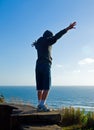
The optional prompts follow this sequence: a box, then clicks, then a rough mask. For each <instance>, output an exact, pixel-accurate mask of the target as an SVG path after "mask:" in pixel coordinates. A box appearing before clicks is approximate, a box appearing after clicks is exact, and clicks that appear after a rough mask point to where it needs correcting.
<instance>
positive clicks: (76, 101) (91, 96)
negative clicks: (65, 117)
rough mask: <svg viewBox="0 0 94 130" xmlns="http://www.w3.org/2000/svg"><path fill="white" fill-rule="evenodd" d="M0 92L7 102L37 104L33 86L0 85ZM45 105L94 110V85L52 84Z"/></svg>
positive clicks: (55, 107)
mask: <svg viewBox="0 0 94 130" xmlns="http://www.w3.org/2000/svg"><path fill="white" fill-rule="evenodd" d="M0 94H2V95H3V96H4V97H5V100H6V102H9V103H24V104H31V105H34V106H35V107H36V106H37V92H36V87H35V86H0ZM47 105H48V106H49V107H51V108H54V109H61V108H62V107H70V106H71V107H74V108H80V109H85V110H86V111H94V86H52V87H51V90H50V92H49V95H48V98H47Z"/></svg>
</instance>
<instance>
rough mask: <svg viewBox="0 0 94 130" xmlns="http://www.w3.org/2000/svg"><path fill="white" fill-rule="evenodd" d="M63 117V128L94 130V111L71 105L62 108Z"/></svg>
mask: <svg viewBox="0 0 94 130" xmlns="http://www.w3.org/2000/svg"><path fill="white" fill-rule="evenodd" d="M61 117H62V118H61V126H62V127H63V130H94V112H85V110H84V109H83V110H80V108H78V109H75V108H73V107H69V108H63V109H62V110H61Z"/></svg>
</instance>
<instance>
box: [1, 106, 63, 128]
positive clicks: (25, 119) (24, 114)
mask: <svg viewBox="0 0 94 130" xmlns="http://www.w3.org/2000/svg"><path fill="white" fill-rule="evenodd" d="M0 108H2V109H1V111H3V116H1V117H3V118H2V119H1V122H2V121H3V123H2V124H3V125H5V124H7V126H8V127H7V128H9V129H6V128H5V129H1V128H0V130H61V128H60V127H59V126H58V123H59V122H60V120H61V116H60V113H59V111H52V112H37V110H36V108H35V107H33V106H31V105H24V104H6V105H5V104H2V105H1V106H0ZM4 111H6V114H5V112H4ZM0 114H1V115H2V112H1V113H0ZM6 115H8V118H6ZM6 119H7V122H5V120H6ZM0 124H1V123H0ZM26 126H27V127H26Z"/></svg>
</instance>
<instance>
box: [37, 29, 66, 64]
mask: <svg viewBox="0 0 94 130" xmlns="http://www.w3.org/2000/svg"><path fill="white" fill-rule="evenodd" d="M66 32H67V31H66V29H63V30H61V31H60V32H58V33H57V34H56V35H55V36H52V37H40V38H39V39H38V40H37V42H36V43H35V48H36V49H37V55H38V59H37V62H38V63H52V57H51V49H52V45H53V44H54V43H56V41H57V40H58V39H59V38H61V37H62V36H63V35H64V34H65V33H66Z"/></svg>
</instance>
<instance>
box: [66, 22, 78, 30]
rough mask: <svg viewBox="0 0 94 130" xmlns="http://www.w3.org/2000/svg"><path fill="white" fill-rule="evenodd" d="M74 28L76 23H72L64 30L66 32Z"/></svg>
mask: <svg viewBox="0 0 94 130" xmlns="http://www.w3.org/2000/svg"><path fill="white" fill-rule="evenodd" d="M75 26H76V22H73V23H71V24H70V25H69V26H68V27H67V28H66V30H67V31H68V30H69V29H75Z"/></svg>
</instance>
